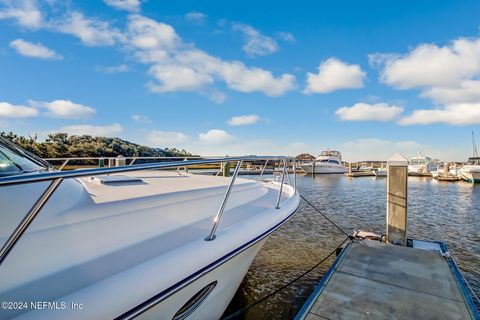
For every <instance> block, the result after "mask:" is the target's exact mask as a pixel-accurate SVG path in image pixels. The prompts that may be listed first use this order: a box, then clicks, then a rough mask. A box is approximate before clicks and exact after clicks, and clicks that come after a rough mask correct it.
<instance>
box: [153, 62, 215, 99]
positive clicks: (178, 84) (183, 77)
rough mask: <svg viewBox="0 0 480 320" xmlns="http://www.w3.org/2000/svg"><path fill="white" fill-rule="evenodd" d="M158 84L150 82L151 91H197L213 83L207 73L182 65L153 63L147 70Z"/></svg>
mask: <svg viewBox="0 0 480 320" xmlns="http://www.w3.org/2000/svg"><path fill="white" fill-rule="evenodd" d="M148 73H149V74H150V75H152V76H153V77H154V78H155V79H157V80H158V81H159V82H160V84H153V83H152V84H150V85H149V88H150V90H152V91H153V92H158V93H164V92H174V91H199V90H202V89H204V88H205V87H206V86H207V85H209V84H212V83H213V81H214V80H213V78H212V76H210V75H209V74H206V73H202V72H198V71H196V70H195V69H193V68H189V67H186V66H182V65H159V64H157V65H154V66H152V67H151V68H150V70H149V71H148Z"/></svg>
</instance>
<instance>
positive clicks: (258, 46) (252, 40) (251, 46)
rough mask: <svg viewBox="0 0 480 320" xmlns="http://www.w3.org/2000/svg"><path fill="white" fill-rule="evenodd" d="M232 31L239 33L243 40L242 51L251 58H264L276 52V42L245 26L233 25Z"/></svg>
mask: <svg viewBox="0 0 480 320" xmlns="http://www.w3.org/2000/svg"><path fill="white" fill-rule="evenodd" d="M233 30H238V31H241V32H242V33H243V35H244V38H245V44H244V45H243V47H242V49H243V51H244V52H245V53H246V54H247V55H249V56H251V57H254V56H266V55H269V54H272V53H274V52H277V51H278V49H279V48H278V44H277V42H276V41H275V40H274V39H273V38H271V37H268V36H265V35H263V34H261V33H260V32H259V31H258V30H256V29H254V28H253V27H252V26H249V25H247V24H238V23H235V24H233Z"/></svg>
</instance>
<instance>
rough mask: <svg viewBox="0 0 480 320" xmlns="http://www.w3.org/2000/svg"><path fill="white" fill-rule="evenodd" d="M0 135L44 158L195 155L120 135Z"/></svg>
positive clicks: (1, 133) (6, 133)
mask: <svg viewBox="0 0 480 320" xmlns="http://www.w3.org/2000/svg"><path fill="white" fill-rule="evenodd" d="M0 135H1V136H2V137H4V138H7V139H9V140H10V141H12V142H13V143H15V144H17V145H18V146H20V147H21V148H23V149H25V150H28V151H30V152H32V153H34V154H36V155H37V156H39V157H41V158H67V157H116V156H119V155H121V156H124V157H187V156H192V154H191V153H189V152H187V151H185V150H184V149H182V150H178V149H176V148H165V149H160V148H151V147H147V146H143V145H140V144H136V143H133V142H129V141H126V140H123V139H119V138H107V137H93V136H90V135H82V136H77V135H68V134H66V133H54V134H49V135H48V137H47V139H45V141H42V142H40V141H38V140H37V138H36V137H23V136H20V135H17V134H15V133H13V132H0Z"/></svg>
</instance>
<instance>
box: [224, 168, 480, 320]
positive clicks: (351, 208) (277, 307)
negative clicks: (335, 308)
mask: <svg viewBox="0 0 480 320" xmlns="http://www.w3.org/2000/svg"><path fill="white" fill-rule="evenodd" d="M408 183H409V190H408V192H409V218H408V221H409V227H408V234H409V238H412V239H423V240H427V241H444V243H445V244H446V245H447V246H448V249H449V252H450V253H451V254H452V256H454V257H455V258H456V262H457V263H458V265H459V267H460V270H461V271H462V273H463V274H464V276H465V278H466V279H467V281H468V283H469V284H470V285H471V287H472V288H473V289H474V292H475V293H476V295H479V294H480V265H479V264H478V261H479V260H478V259H479V257H480V245H479V243H480V238H479V236H478V232H477V230H478V228H479V226H480V217H479V216H478V214H477V211H476V207H477V206H480V198H479V196H480V188H479V187H478V186H477V185H474V184H470V183H467V182H463V181H461V182H458V183H454V184H452V183H444V182H439V181H437V180H434V179H428V178H421V177H410V178H409V180H408ZM297 185H298V189H299V192H301V193H302V194H305V195H308V196H307V198H308V199H309V201H311V202H312V203H313V204H314V205H315V206H317V207H319V208H320V209H322V210H325V211H326V213H327V214H328V216H329V217H330V218H332V219H334V221H335V222H336V223H338V224H339V225H340V226H341V227H342V228H343V229H345V230H350V231H351V232H352V233H353V231H354V229H362V230H370V231H373V232H375V233H377V234H382V233H384V232H385V231H384V229H385V211H386V201H385V200H386V179H375V178H372V177H370V178H367V177H366V178H362V179H348V178H347V177H345V176H343V175H316V176H315V177H311V176H306V175H305V176H299V177H298V178H297ZM366 199H367V200H368V201H366ZM426 199H428V200H426ZM431 203H435V204H436V206H431V205H430V204H431ZM437 206H440V207H442V208H443V209H442V214H438V209H437ZM452 221H457V222H459V223H452ZM343 239H344V235H342V234H340V233H339V232H338V231H337V230H335V229H334V228H332V226H331V225H330V224H329V223H328V222H327V221H326V220H325V219H324V218H323V217H321V216H320V215H318V214H316V213H315V212H314V211H313V210H312V208H311V207H309V206H308V205H306V204H305V203H302V204H301V206H300V208H299V211H298V212H297V214H296V215H295V216H294V217H293V218H292V220H291V222H290V223H289V224H287V225H285V226H284V227H282V228H281V229H279V231H278V232H276V233H274V234H273V235H272V237H271V238H270V240H269V241H267V242H266V244H265V246H264V247H263V248H262V250H260V252H259V253H258V255H257V258H256V259H255V260H254V261H253V263H252V267H251V269H250V270H249V272H248V273H247V275H246V278H245V279H244V281H243V283H242V285H241V287H240V289H239V290H238V292H237V294H236V296H235V297H234V299H233V301H232V303H231V306H230V307H229V309H227V312H226V313H225V314H229V311H230V313H231V312H233V311H234V310H237V309H239V308H242V307H243V306H245V305H248V304H249V303H251V302H252V301H255V300H257V299H259V298H261V297H263V296H265V295H266V294H268V293H269V292H271V291H273V290H274V289H275V288H278V287H280V286H281V285H282V284H284V283H285V282H287V281H288V280H289V279H292V278H295V277H296V276H297V275H298V274H299V273H300V272H301V271H302V270H307V269H308V268H310V267H311V266H312V265H315V263H316V262H318V261H319V260H321V259H323V258H324V257H325V256H326V255H327V254H328V253H330V251H331V250H332V249H334V248H335V247H336V246H337V245H338V244H339V243H340V242H341V241H342V240H343ZM334 261H335V257H332V258H330V259H328V260H327V261H326V264H324V265H320V266H319V267H318V268H317V269H315V270H314V272H312V273H311V274H309V275H307V276H305V277H304V278H302V279H301V280H299V281H298V282H296V283H295V285H293V286H291V287H289V288H288V289H285V290H284V291H283V292H280V293H279V294H278V295H276V296H274V297H272V298H270V299H268V300H267V301H265V302H263V303H262V304H260V305H258V306H256V307H254V308H252V309H250V310H248V311H247V312H246V313H245V314H243V315H242V316H241V317H240V319H248V320H254V319H282V320H287V319H292V318H294V317H295V316H296V315H297V314H298V312H299V311H300V309H301V308H302V306H303V305H304V303H305V302H306V301H307V300H308V298H309V297H310V296H311V294H312V293H313V292H314V290H315V288H316V287H317V285H318V283H319V282H320V280H321V279H322V277H323V276H324V275H325V274H326V273H327V272H328V270H329V267H330V266H331V265H332V264H333V263H334Z"/></svg>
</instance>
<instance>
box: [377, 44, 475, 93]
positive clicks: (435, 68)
mask: <svg viewBox="0 0 480 320" xmlns="http://www.w3.org/2000/svg"><path fill="white" fill-rule="evenodd" d="M373 60H375V61H376V63H377V64H379V65H380V66H383V70H382V71H381V80H382V81H383V82H384V83H386V84H388V85H391V86H392V87H394V88H397V89H410V88H414V87H434V86H456V85H458V84H459V83H460V82H461V81H462V80H465V79H470V78H472V77H473V76H475V75H477V74H478V73H479V72H480V39H475V40H473V39H463V38H460V39H457V40H455V41H453V42H452V44H451V45H448V46H443V47H438V46H437V45H434V44H421V45H419V46H417V47H416V48H414V49H413V50H412V51H410V52H408V53H407V54H403V55H399V54H387V55H381V54H380V55H379V54H377V55H376V58H374V59H373Z"/></svg>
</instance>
